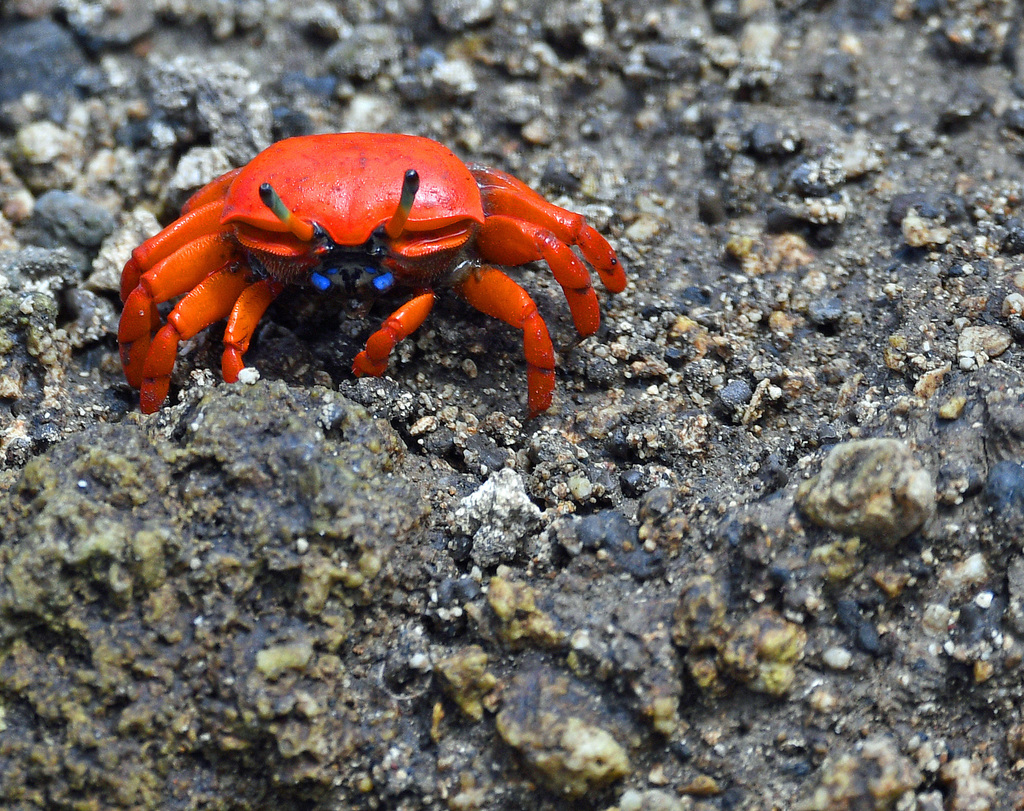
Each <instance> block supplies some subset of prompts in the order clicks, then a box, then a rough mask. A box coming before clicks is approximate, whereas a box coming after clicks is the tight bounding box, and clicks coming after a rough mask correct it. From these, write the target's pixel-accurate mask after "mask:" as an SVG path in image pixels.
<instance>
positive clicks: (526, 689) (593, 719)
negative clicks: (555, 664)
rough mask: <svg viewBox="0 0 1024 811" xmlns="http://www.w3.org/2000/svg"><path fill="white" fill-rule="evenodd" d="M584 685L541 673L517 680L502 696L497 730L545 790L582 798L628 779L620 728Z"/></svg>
mask: <svg viewBox="0 0 1024 811" xmlns="http://www.w3.org/2000/svg"><path fill="white" fill-rule="evenodd" d="M591 692H592V691H590V690H588V689H587V688H586V687H585V685H584V684H583V683H582V682H578V681H576V680H575V679H573V678H572V677H570V676H568V675H566V674H562V673H557V672H556V671H554V670H550V669H547V668H540V669H537V670H530V671H526V672H524V673H521V674H519V675H517V676H516V677H515V678H514V679H513V681H512V684H511V686H510V688H509V690H508V691H507V692H506V694H505V697H504V701H505V706H504V707H503V709H502V710H501V712H500V713H499V714H498V717H497V729H498V734H499V735H501V737H502V739H503V740H504V741H505V743H507V744H508V745H509V746H511V747H512V748H513V749H515V750H516V751H517V752H518V753H519V755H520V757H521V759H522V761H523V763H524V764H525V766H526V767H527V768H528V769H529V771H530V772H531V773H532V774H533V775H535V776H536V778H537V779H538V780H539V781H540V782H542V783H543V784H544V785H545V786H547V788H548V789H550V790H551V791H553V792H555V793H556V794H559V795H562V796H565V797H582V796H584V795H586V794H588V793H589V792H591V791H594V790H596V789H599V788H602V787H604V786H607V785H609V784H611V783H614V782H615V781H616V780H619V779H621V778H623V777H625V776H627V775H628V774H629V773H630V771H631V766H630V762H629V755H628V753H627V751H626V747H625V746H624V744H623V743H622V739H623V738H625V737H626V734H627V733H626V731H625V730H623V729H621V728H620V726H619V724H618V723H617V722H616V720H615V719H613V718H612V716H611V715H610V714H602V710H603V707H602V706H601V705H600V702H597V701H595V700H594V697H593V695H592V694H591Z"/></svg>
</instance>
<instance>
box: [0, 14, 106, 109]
mask: <svg viewBox="0 0 1024 811" xmlns="http://www.w3.org/2000/svg"><path fill="white" fill-rule="evenodd" d="M2 33H3V35H2V36H0V103H4V102H9V101H17V100H18V99H20V98H21V97H22V96H23V95H24V94H25V93H38V94H39V95H40V96H43V97H45V98H48V99H54V98H57V97H60V96H64V95H66V94H69V93H71V92H73V89H74V80H75V76H76V75H77V74H78V72H79V71H80V70H81V69H82V68H83V67H85V64H86V62H85V56H84V54H83V53H82V51H81V49H80V48H79V47H78V44H77V43H76V42H75V38H74V37H73V36H72V35H71V34H70V33H69V32H68V31H67V29H65V28H64V27H62V26H60V25H58V24H57V23H55V22H53V21H52V20H46V19H42V20H32V21H29V22H22V23H13V24H7V23H5V24H3V26H2Z"/></svg>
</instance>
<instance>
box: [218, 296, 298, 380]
mask: <svg viewBox="0 0 1024 811" xmlns="http://www.w3.org/2000/svg"><path fill="white" fill-rule="evenodd" d="M282 290H284V284H283V283H282V282H277V281H274V280H273V279H262V280H261V281H258V282H256V283H255V284H252V285H249V287H247V288H245V290H243V291H242V293H241V295H240V296H239V297H238V301H236V302H235V306H234V307H233V308H232V310H231V315H230V316H229V317H228V325H227V328H226V329H225V330H224V354H223V356H222V357H221V362H220V368H221V374H222V375H223V376H224V380H225V381H226V382H228V383H234V382H235V381H236V380H238V373H239V372H240V371H242V369H243V367H244V366H245V364H243V363H242V355H244V354H245V352H246V350H247V349H248V348H249V341H251V340H252V334H253V333H254V332H255V331H256V325H257V324H258V323H259V320H260V319H261V318H263V313H265V312H266V311H267V307H269V306H270V303H271V302H272V301H273V300H274V299H276V298H277V297H278V296H279V295H281V291H282Z"/></svg>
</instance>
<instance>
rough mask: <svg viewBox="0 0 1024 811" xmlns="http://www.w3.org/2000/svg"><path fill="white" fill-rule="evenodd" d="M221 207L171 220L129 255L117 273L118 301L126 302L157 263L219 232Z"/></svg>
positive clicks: (217, 203) (215, 205) (216, 204)
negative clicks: (119, 283) (191, 243)
mask: <svg viewBox="0 0 1024 811" xmlns="http://www.w3.org/2000/svg"><path fill="white" fill-rule="evenodd" d="M223 210H224V204H223V203H222V202H221V201H220V200H217V201H215V202H212V203H208V204H207V205H204V206H203V207H201V208H197V209H195V210H194V211H192V212H190V213H189V214H188V216H186V217H182V218H181V219H180V220H175V221H174V222H172V223H171V224H170V225H168V226H167V227H166V228H165V229H164V230H163V231H161V232H160V233H159V234H156V235H155V236H153V237H150V238H149V239H147V240H146V241H145V242H143V243H142V244H141V245H140V246H139V247H138V248H136V249H135V250H134V251H132V256H131V258H130V259H129V260H128V262H127V263H126V264H125V266H124V270H122V271H121V301H122V302H124V301H127V300H128V296H129V295H130V294H131V292H132V291H133V290H134V289H135V288H136V287H138V284H139V278H140V277H141V276H142V275H143V274H144V273H145V272H146V271H148V270H150V269H152V268H153V267H154V266H155V265H157V264H158V263H159V262H161V261H163V260H164V259H166V258H167V257H169V256H170V255H171V254H173V253H174V252H175V251H178V250H180V249H181V248H183V247H184V246H186V245H187V244H188V243H189V242H194V241H195V240H197V239H199V238H200V237H203V236H207V235H210V234H216V233H218V232H223V231H224V230H225V229H223V228H222V227H221V224H220V216H221V212H223Z"/></svg>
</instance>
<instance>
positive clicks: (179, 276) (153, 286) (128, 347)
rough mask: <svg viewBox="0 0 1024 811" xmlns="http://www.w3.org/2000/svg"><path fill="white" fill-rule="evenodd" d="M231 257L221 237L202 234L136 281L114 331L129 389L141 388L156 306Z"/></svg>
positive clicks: (233, 251) (233, 252)
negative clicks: (130, 387)
mask: <svg viewBox="0 0 1024 811" xmlns="http://www.w3.org/2000/svg"><path fill="white" fill-rule="evenodd" d="M147 244H148V243H147ZM143 247H145V246H143ZM235 255H236V249H235V247H234V245H233V244H232V243H230V242H228V241H227V240H226V239H224V235H223V234H204V235H203V236H201V237H199V238H198V239H195V240H193V241H192V242H189V243H187V244H185V245H183V246H182V247H180V248H179V249H178V250H177V251H175V252H173V253H172V254H171V255H170V256H168V257H166V258H165V259H163V260H161V261H159V262H157V264H156V265H155V266H153V267H152V268H151V269H150V270H148V271H146V272H145V273H144V274H143V275H142V276H141V277H140V278H139V282H138V284H137V285H136V286H135V288H134V289H133V290H132V291H131V292H130V293H129V295H128V296H127V298H126V299H125V302H124V310H123V312H122V313H121V322H120V323H119V324H118V327H117V340H118V343H119V344H120V345H121V363H122V364H123V365H124V376H125V377H126V378H127V379H128V382H129V383H130V384H131V385H132V387H134V388H139V386H140V385H142V368H143V366H144V365H145V363H146V357H147V355H148V354H149V351H150V350H149V347H150V337H151V335H152V331H153V326H154V324H156V323H159V316H158V314H157V312H156V305H157V304H159V303H160V302H162V301H168V300H169V299H172V298H174V297H175V296H177V295H180V294H182V293H184V292H185V291H187V290H190V289H192V288H193V287H195V286H196V285H197V284H199V283H200V282H201V281H202V280H203V279H205V278H206V277H207V276H209V275H210V274H211V273H212V272H214V271H215V270H217V268H220V267H223V266H224V265H226V264H227V263H228V262H230V261H231V260H232V259H233V258H234V257H235ZM126 270H127V267H126Z"/></svg>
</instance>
